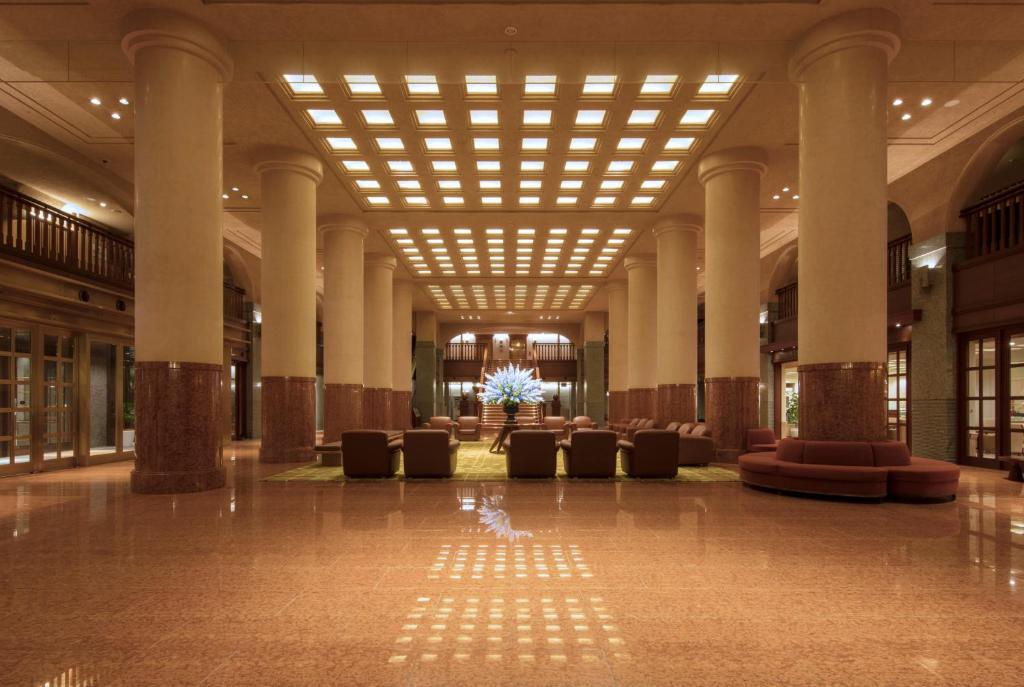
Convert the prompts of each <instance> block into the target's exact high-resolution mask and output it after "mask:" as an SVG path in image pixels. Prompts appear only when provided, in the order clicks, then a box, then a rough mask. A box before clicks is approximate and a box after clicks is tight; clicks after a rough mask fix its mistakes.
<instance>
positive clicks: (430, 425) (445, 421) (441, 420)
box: [421, 415, 455, 434]
mask: <svg viewBox="0 0 1024 687" xmlns="http://www.w3.org/2000/svg"><path fill="white" fill-rule="evenodd" d="M421 429H443V430H445V431H446V432H448V433H449V434H451V433H452V430H453V429H455V423H454V422H452V419H451V418H450V417H444V416H441V415H435V416H433V417H431V418H430V419H429V420H427V421H426V422H424V423H423V426H422V427H421Z"/></svg>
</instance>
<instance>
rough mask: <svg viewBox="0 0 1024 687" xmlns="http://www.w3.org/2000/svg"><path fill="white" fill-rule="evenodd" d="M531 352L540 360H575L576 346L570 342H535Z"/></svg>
mask: <svg viewBox="0 0 1024 687" xmlns="http://www.w3.org/2000/svg"><path fill="white" fill-rule="evenodd" d="M533 353H534V356H536V358H537V360H539V361H541V362H553V361H567V362H571V361H573V360H576V346H575V345H574V344H571V343H535V344H534V345H533Z"/></svg>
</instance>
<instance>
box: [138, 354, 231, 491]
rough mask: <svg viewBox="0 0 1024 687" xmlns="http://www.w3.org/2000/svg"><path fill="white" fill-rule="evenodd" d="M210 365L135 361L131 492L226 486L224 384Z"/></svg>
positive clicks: (218, 368)
mask: <svg viewBox="0 0 1024 687" xmlns="http://www.w3.org/2000/svg"><path fill="white" fill-rule="evenodd" d="M223 373H224V367H223V365H220V364H210V363H179V362H170V361H150V360H146V361H138V362H136V363H135V428H136V432H135V469H134V470H133V471H132V475H131V487H132V491H134V492H136V493H139V494H173V493H181V492H189V491H204V490H206V489H216V488H218V487H223V486H224V464H223V462H222V456H221V438H222V437H221V434H222V426H221V383H222V380H223Z"/></svg>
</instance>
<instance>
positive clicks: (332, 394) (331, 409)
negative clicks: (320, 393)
mask: <svg viewBox="0 0 1024 687" xmlns="http://www.w3.org/2000/svg"><path fill="white" fill-rule="evenodd" d="M362 428H363V385H362V384H326V385H324V442H330V441H339V440H340V439H341V433H342V432H347V431H348V430H350V429H362Z"/></svg>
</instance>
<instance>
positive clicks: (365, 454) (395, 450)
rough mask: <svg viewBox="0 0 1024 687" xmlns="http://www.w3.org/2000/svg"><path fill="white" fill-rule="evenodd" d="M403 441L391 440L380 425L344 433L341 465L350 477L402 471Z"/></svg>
mask: <svg viewBox="0 0 1024 687" xmlns="http://www.w3.org/2000/svg"><path fill="white" fill-rule="evenodd" d="M401 451H402V441H401V439H396V440H395V441H392V442H390V443H389V442H388V433H387V432H385V431H383V430H379V429H355V430H350V431H348V432H342V433H341V467H342V470H343V472H344V473H345V476H346V477H393V476H394V474H395V473H396V472H398V464H399V461H400V459H401Z"/></svg>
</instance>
